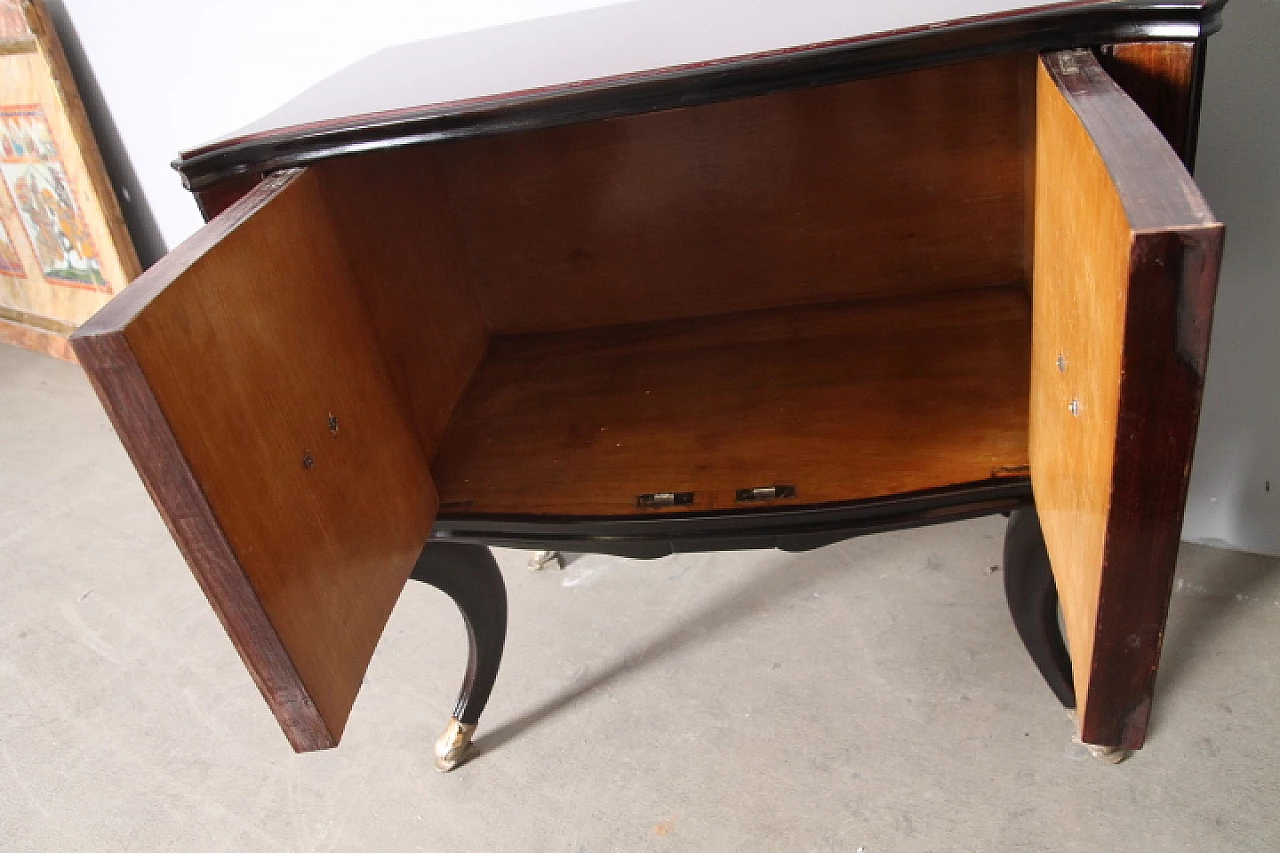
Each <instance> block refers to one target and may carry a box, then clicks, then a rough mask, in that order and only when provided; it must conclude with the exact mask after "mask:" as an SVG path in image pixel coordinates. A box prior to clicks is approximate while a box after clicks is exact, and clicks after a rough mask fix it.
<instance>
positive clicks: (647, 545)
mask: <svg viewBox="0 0 1280 853" xmlns="http://www.w3.org/2000/svg"><path fill="white" fill-rule="evenodd" d="M1031 502H1032V501H1031V480H1030V478H1028V477H1017V478H1003V479H1000V480H991V481H987V482H982V483H974V484H970V485H965V486H951V487H947V488H943V489H931V490H929V491H922V492H912V493H909V494H903V495H895V496H892V497H885V498H872V499H870V500H862V501H850V502H847V503H835V504H822V505H818V506H806V507H787V508H778V507H771V508H768V509H758V510H727V511H722V512H715V513H706V512H704V513H663V514H661V515H651V516H610V517H594V518H593V517H581V516H529V515H488V516H482V515H441V516H440V517H438V518H437V519H436V523H435V527H434V528H433V529H432V531H431V538H432V540H433V541H441V542H444V541H450V542H464V543H474V544H484V545H497V546H502V547H509V548H525V549H531V550H556V551H569V552H589V553H600V554H616V555H618V556H623V557H662V556H666V555H667V554H672V553H676V552H688V551H722V550H740V549H751V548H781V549H783V550H784V551H805V550H808V549H810V548H818V547H821V546H823V545H829V544H831V543H833V542H839V541H841V540H844V539H852V538H853V537H855V536H862V535H865V534H868V533H882V532H884V531H888V530H900V529H903V528H908V527H920V526H922V525H927V524H940V523H942V522H946V521H958V520H960V519H965V518H976V517H979V516H983V515H993V514H995V513H1007V512H1010V511H1012V510H1014V509H1017V508H1019V507H1023V506H1029V505H1031Z"/></svg>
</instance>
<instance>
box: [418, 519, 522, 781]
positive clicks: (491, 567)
mask: <svg viewBox="0 0 1280 853" xmlns="http://www.w3.org/2000/svg"><path fill="white" fill-rule="evenodd" d="M411 577H412V578H413V579H414V580H418V581H422V582H423V583H426V584H430V585H431V586H434V587H435V588H436V589H439V590H440V591H441V592H443V593H445V594H446V595H448V596H449V597H450V598H452V599H453V601H454V603H455V604H457V605H458V609H459V610H461V611H462V618H463V620H464V621H465V622H466V623H467V639H468V641H469V645H470V654H469V657H468V659H467V674H466V677H465V678H464V679H463V681H462V690H461V691H460V692H459V693H458V703H457V705H456V706H455V707H454V711H453V718H452V719H451V720H450V721H449V726H448V728H446V729H445V732H444V734H443V735H441V737H440V740H439V741H437V742H436V767H437V768H439V769H440V770H446V771H447V770H452V769H453V768H454V767H456V766H457V765H458V764H459V763H460V761H461V760H462V758H463V754H464V753H465V752H466V750H467V747H468V746H470V744H471V736H472V734H473V733H474V732H475V729H476V723H477V722H479V720H480V714H481V712H483V711H484V706H485V703H487V702H488V701H489V694H490V692H492V690H493V682H494V680H495V679H496V678H497V677H498V666H499V665H500V664H501V663H502V646H503V643H504V642H505V641H506V637H507V588H506V586H505V585H504V584H503V582H502V572H501V571H499V569H498V563H497V561H495V560H494V559H493V555H492V554H491V553H489V549H488V548H486V547H484V546H482V545H461V544H454V543H446V542H428V543H427V546H426V547H425V548H423V549H422V555H421V556H420V557H418V562H417V564H416V565H415V566H414V567H413V574H412V575H411Z"/></svg>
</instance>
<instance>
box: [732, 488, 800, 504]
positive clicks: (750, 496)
mask: <svg viewBox="0 0 1280 853" xmlns="http://www.w3.org/2000/svg"><path fill="white" fill-rule="evenodd" d="M795 496H796V487H795V486H757V487H756V488H754V489H738V491H737V498H738V500H739V501H776V500H778V499H779V498H794V497H795Z"/></svg>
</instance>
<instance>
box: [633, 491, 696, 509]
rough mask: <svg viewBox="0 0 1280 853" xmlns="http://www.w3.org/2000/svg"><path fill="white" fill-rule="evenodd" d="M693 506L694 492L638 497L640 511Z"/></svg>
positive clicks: (637, 503)
mask: <svg viewBox="0 0 1280 853" xmlns="http://www.w3.org/2000/svg"><path fill="white" fill-rule="evenodd" d="M692 505H693V492H653V493H651V494H647V495H636V506H637V507H639V508H640V509H658V508H660V507H666V506H692Z"/></svg>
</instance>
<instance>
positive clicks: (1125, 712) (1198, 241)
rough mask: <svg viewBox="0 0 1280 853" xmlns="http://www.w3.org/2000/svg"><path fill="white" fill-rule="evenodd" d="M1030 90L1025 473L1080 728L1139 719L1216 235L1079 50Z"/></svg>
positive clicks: (1170, 157)
mask: <svg viewBox="0 0 1280 853" xmlns="http://www.w3.org/2000/svg"><path fill="white" fill-rule="evenodd" d="M1036 89H1037V97H1036V102H1037V106H1036V126H1037V133H1036V191H1035V261H1034V274H1033V282H1034V285H1033V287H1034V294H1033V317H1034V319H1033V329H1034V331H1033V343H1032V371H1031V374H1032V395H1031V430H1030V460H1031V478H1032V484H1033V488H1034V491H1035V498H1036V505H1037V507H1038V509H1039V513H1040V518H1041V523H1042V526H1043V530H1044V536H1045V542H1046V545H1047V546H1048V550H1049V555H1050V558H1051V562H1052V564H1053V572H1054V575H1055V578H1056V579H1057V583H1058V587H1059V591H1060V594H1061V600H1062V607H1063V615H1064V623H1065V626H1066V631H1067V638H1068V643H1069V645H1070V648H1071V656H1072V662H1073V665H1074V669H1075V683H1076V695H1077V702H1078V703H1079V710H1080V715H1081V734H1082V737H1083V739H1084V740H1085V741H1087V742H1090V743H1097V744H1105V745H1110V746H1119V747H1124V748H1136V747H1139V746H1141V745H1142V742H1143V738H1144V737H1145V732H1146V725H1147V718H1148V715H1149V713H1150V703H1151V693H1152V685H1153V683H1154V681H1155V668H1156V663H1157V661H1158V659H1159V653H1160V644H1161V640H1162V638H1163V632H1164V623H1165V616H1166V612H1167V609H1168V602H1169V593H1170V589H1171V585H1172V580H1173V568H1174V562H1175V559H1176V556H1177V547H1178V539H1179V532H1180V530H1181V524H1182V511H1183V504H1184V502H1185V499H1186V488H1187V477H1188V474H1189V471H1190V465H1191V454H1192V449H1193V446H1194V441H1195V430H1196V423H1197V420H1198V417H1199V410H1200V397H1201V389H1202V387H1203V383H1204V368H1205V359H1206V354H1207V350H1208V343H1209V325H1210V320H1211V312H1212V305H1213V297H1214V292H1215V289H1216V286H1217V276H1218V265H1219V259H1220V256H1221V247H1222V226H1221V225H1220V224H1218V223H1217V222H1216V221H1215V220H1214V218H1213V215H1212V214H1211V213H1210V211H1209V209H1208V207H1207V205H1206V204H1205V202H1204V199H1203V198H1202V197H1201V195H1200V192H1199V190H1198V189H1197V188H1196V186H1195V184H1194V182H1193V181H1192V179H1191V177H1190V175H1188V174H1187V171H1186V169H1185V168H1184V167H1183V165H1182V163H1181V162H1180V161H1179V159H1178V157H1177V155H1176V154H1175V153H1174V152H1173V150H1172V149H1171V148H1170V147H1169V145H1168V143H1167V142H1166V141H1165V140H1164V138H1163V137H1162V136H1161V135H1160V132H1159V131H1158V130H1156V128H1155V127H1154V126H1153V125H1152V124H1151V123H1150V121H1148V120H1147V118H1146V117H1145V116H1144V115H1143V113H1142V111H1141V110H1140V109H1139V108H1138V107H1137V105H1135V104H1134V103H1133V101H1131V100H1130V99H1129V98H1128V96H1127V95H1125V94H1124V92H1123V91H1121V90H1120V89H1119V88H1118V87H1117V86H1116V84H1115V83H1114V82H1113V81H1112V80H1111V79H1110V78H1109V77H1108V76H1107V75H1106V73H1105V72H1104V71H1103V70H1102V68H1101V67H1100V66H1099V64H1098V63H1097V61H1096V59H1095V58H1094V57H1093V55H1092V54H1091V53H1089V52H1088V51H1069V52H1065V53H1058V54H1052V55H1047V56H1045V57H1043V58H1042V60H1041V65H1040V68H1039V69H1038V80H1037V87H1036Z"/></svg>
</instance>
